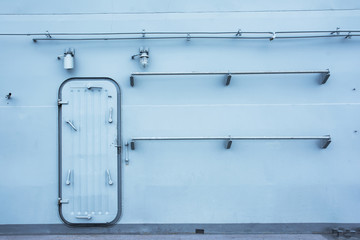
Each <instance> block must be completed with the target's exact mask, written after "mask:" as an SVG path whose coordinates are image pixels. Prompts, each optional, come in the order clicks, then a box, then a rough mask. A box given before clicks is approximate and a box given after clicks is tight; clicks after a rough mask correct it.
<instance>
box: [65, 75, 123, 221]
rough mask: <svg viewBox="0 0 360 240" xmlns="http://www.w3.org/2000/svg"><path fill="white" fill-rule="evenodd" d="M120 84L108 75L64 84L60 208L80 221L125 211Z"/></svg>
mask: <svg viewBox="0 0 360 240" xmlns="http://www.w3.org/2000/svg"><path fill="white" fill-rule="evenodd" d="M119 109H120V89H119V86H118V85H117V83H116V82H115V81H113V80H112V79H108V78H94V79H89V78H72V79H68V80H66V81H65V82H64V83H63V84H62V85H61V87H60V89H59V212H60V216H61V218H62V220H63V221H64V222H65V223H67V224H70V225H75V224H111V223H114V222H116V221H117V219H118V217H119V216H120V206H121V205H120V182H119V180H120V179H121V178H120V148H119V144H120V111H119Z"/></svg>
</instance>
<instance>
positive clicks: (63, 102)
mask: <svg viewBox="0 0 360 240" xmlns="http://www.w3.org/2000/svg"><path fill="white" fill-rule="evenodd" d="M57 103H58V106H61V105H67V104H69V101H67V102H65V101H62V100H61V99H58V102H57Z"/></svg>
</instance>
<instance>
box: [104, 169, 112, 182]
mask: <svg viewBox="0 0 360 240" xmlns="http://www.w3.org/2000/svg"><path fill="white" fill-rule="evenodd" d="M106 173H107V176H108V183H109V185H113V181H112V180H111V175H110V171H109V169H106Z"/></svg>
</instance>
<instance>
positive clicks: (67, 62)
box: [57, 48, 75, 70]
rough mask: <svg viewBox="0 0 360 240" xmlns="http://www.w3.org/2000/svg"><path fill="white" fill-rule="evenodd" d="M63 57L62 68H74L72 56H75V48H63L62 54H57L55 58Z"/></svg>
mask: <svg viewBox="0 0 360 240" xmlns="http://www.w3.org/2000/svg"><path fill="white" fill-rule="evenodd" d="M62 57H63V58H64V68H65V69H66V70H70V69H73V68H74V57H75V49H73V48H69V49H65V50H64V56H58V57H57V59H58V60H60V59H61V58H62Z"/></svg>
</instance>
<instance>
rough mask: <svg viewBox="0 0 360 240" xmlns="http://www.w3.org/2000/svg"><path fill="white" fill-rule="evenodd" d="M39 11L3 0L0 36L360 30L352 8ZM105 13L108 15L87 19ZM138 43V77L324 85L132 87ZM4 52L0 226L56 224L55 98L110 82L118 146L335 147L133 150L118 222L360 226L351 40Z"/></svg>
mask: <svg viewBox="0 0 360 240" xmlns="http://www.w3.org/2000/svg"><path fill="white" fill-rule="evenodd" d="M38 2H39V4H37V5H35V4H34V5H29V3H25V2H24V1H2V2H1V3H0V6H1V7H0V9H1V10H0V12H1V13H2V15H0V22H1V24H0V32H43V31H45V30H49V31H50V32H87V31H91V32H97V31H99V32H106V31H113V32H117V31H120V32H126V31H141V30H142V29H146V30H148V31H200V30H206V31H235V30H237V29H239V28H241V29H242V30H244V31H252V30H253V31H262V30H264V31H280V30H329V29H335V28H336V27H341V28H342V29H360V10H359V7H360V6H359V2H358V1H347V2H343V1H316V2H314V1H298V2H297V3H296V4H295V5H293V3H291V4H290V2H287V1H277V2H272V3H273V4H270V3H269V2H266V1H258V4H250V1H249V2H247V3H245V4H243V5H240V3H239V2H238V1H230V0H229V1H227V4H223V2H221V4H220V3H219V2H211V3H208V2H207V1H197V2H195V3H193V4H190V3H189V2H187V3H186V4H184V5H179V3H177V4H175V3H172V2H164V1H160V3H156V4H154V5H148V4H145V5H144V4H143V2H137V3H138V4H136V3H121V4H120V3H118V2H114V1H105V2H104V3H103V4H101V6H100V5H99V4H98V3H96V4H95V3H86V4H84V2H79V3H71V4H70V3H69V4H65V3H64V4H63V3H62V5H61V6H60V5H59V3H49V2H47V1H40V0H39V1H38ZM32 4H33V3H32ZM339 9H352V10H339ZM247 10H248V11H247ZM276 10H279V11H276ZM282 10H284V11H282ZM293 10H294V11H293ZM297 10H302V11H297ZM306 10H309V11H306ZM199 11H204V12H203V13H198V12H199ZM222 11H224V12H222ZM234 11H235V12H234ZM237 11H238V12H237ZM66 12H71V13H79V12H80V13H82V14H70V15H67V14H64V13H66ZM104 12H114V13H116V14H87V13H104ZM121 12H128V13H129V14H122V13H121ZM137 12H149V13H148V14H146V13H137ZM154 12H169V13H158V14H154ZM171 12H174V13H171ZM179 12H182V13H179ZM37 13H38V14H37ZM47 13H48V14H47ZM53 13H56V14H58V15H53ZM14 14H15V15H14ZM17 14H19V15H17ZM27 14H28V15H27ZM141 46H148V47H149V48H150V65H149V67H148V68H147V69H146V71H228V70H230V71H252V70H254V71H257V70H318V69H321V70H322V69H327V68H330V70H331V77H330V79H329V81H328V82H327V83H326V84H325V85H319V84H318V76H281V77H278V76H259V77H249V76H234V77H233V80H232V83H231V85H230V86H229V87H224V86H223V77H201V76H199V77H171V78H170V77H161V78H155V77H151V78H150V77H141V78H137V80H136V86H135V88H131V87H130V85H129V82H128V81H129V75H130V73H131V72H133V71H141V69H140V68H139V65H138V63H137V62H135V61H132V60H131V59H130V57H131V55H133V54H136V53H137V52H138V48H139V47H141ZM0 47H1V55H0V63H1V64H0V68H1V71H0V84H1V87H0V89H1V93H0V94H1V95H2V96H5V95H6V94H7V93H8V92H12V93H13V98H12V100H11V101H7V100H6V99H5V98H4V97H1V100H0V116H1V117H0V135H1V140H0V169H1V174H0V199H1V206H0V224H44V223H60V222H61V221H60V219H59V217H58V212H57V105H56V100H57V91H58V87H59V86H60V84H61V83H62V82H63V81H64V80H65V79H67V78H69V77H76V76H81V77H83V76H105V77H111V78H113V79H115V80H116V81H117V82H118V83H119V85H120V87H121V88H122V109H121V111H122V136H123V140H124V141H126V140H128V139H130V138H131V137H139V136H219V135H220V136H222V135H228V134H231V135H234V136H236V135H238V136H242V135H245V136H270V135H275V136H278V135H290V136H292V135H294V136H298V135H325V134H331V136H332V139H333V142H332V144H331V145H330V146H329V147H328V149H326V150H321V149H319V147H318V145H317V144H316V143H314V142H291V141H289V142H234V143H233V147H232V148H231V150H225V149H224V144H223V143H221V142H209V143H207V142H171V143H166V142H143V143H139V144H138V145H137V149H136V150H135V151H131V152H130V165H129V166H124V164H123V163H122V164H123V169H122V181H123V202H122V205H123V215H122V218H121V219H120V221H119V223H290V222H292V223H303V222H339V223H358V222H360V216H359V214H358V212H359V211H360V204H359V199H360V189H359V182H360V175H359V174H358V169H359V167H360V162H359V157H358V156H359V153H360V149H359V147H358V146H359V144H360V133H355V132H354V131H355V130H358V131H360V126H359V120H360V92H359V90H360V84H359V81H358V79H359V75H358V72H359V53H360V42H359V39H356V38H354V39H351V40H344V39H316V40H279V41H276V40H275V41H272V42H270V41H266V40H264V41H262V40H260V41H235V40H191V41H190V42H186V41H185V40H171V41H121V42H120V41H119V42H116V41H113V42H106V41H99V42H41V43H36V44H35V43H33V42H32V41H31V38H30V37H2V38H0ZM67 47H73V48H75V49H76V67H75V69H74V70H73V71H69V72H67V71H65V70H64V69H63V68H62V64H61V62H59V61H58V60H57V59H56V57H57V56H58V55H61V54H62V53H63V49H64V48H67ZM354 88H355V89H356V90H355V91H354V90H353V89H354Z"/></svg>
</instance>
